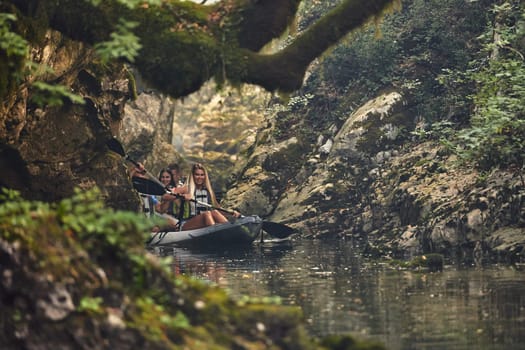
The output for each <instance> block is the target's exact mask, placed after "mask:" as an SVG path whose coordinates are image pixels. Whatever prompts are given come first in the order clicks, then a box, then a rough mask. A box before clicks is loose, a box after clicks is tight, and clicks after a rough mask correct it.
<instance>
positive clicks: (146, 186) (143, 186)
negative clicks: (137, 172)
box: [131, 176, 166, 196]
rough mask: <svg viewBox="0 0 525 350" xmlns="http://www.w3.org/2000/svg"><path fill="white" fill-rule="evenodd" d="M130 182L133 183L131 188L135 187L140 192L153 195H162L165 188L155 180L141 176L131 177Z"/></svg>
mask: <svg viewBox="0 0 525 350" xmlns="http://www.w3.org/2000/svg"><path fill="white" fill-rule="evenodd" d="M131 183H132V184H133V188H135V189H136V190H137V191H138V192H140V193H144V194H152V195H155V196H162V195H163V194H165V193H166V189H165V188H164V187H162V186H161V185H159V184H158V183H156V182H155V181H151V180H148V179H145V178H142V177H136V176H135V177H133V178H132V179H131Z"/></svg>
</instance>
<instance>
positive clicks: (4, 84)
mask: <svg viewBox="0 0 525 350" xmlns="http://www.w3.org/2000/svg"><path fill="white" fill-rule="evenodd" d="M15 21H16V16H15V15H13V14H10V13H0V97H3V96H5V95H6V94H7V93H8V92H9V91H10V90H12V89H13V88H14V87H15V86H16V85H17V83H18V80H19V76H18V72H19V70H20V69H21V68H22V67H23V63H24V61H25V60H26V58H27V56H28V55H29V45H28V43H27V41H26V40H25V39H24V38H23V37H21V36H20V35H18V34H17V33H15V32H14V31H12V28H11V27H12V25H13V23H14V22H15Z"/></svg>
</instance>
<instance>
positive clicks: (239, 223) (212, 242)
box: [146, 215, 263, 247]
mask: <svg viewBox="0 0 525 350" xmlns="http://www.w3.org/2000/svg"><path fill="white" fill-rule="evenodd" d="M262 226H263V220H262V219H261V218H260V217H258V216H257V215H252V216H243V217H241V218H238V219H236V220H235V221H233V222H226V223H223V224H216V225H213V226H208V227H203V228H199V229H195V230H187V231H178V230H176V231H158V232H155V233H152V235H151V238H150V239H149V240H148V241H147V242H146V245H147V246H148V247H156V246H170V245H174V246H178V247H221V246H230V245H249V244H252V243H253V241H255V239H256V238H257V237H258V236H259V235H260V234H261V230H262Z"/></svg>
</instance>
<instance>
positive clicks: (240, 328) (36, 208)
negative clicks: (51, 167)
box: [0, 190, 340, 350]
mask: <svg viewBox="0 0 525 350" xmlns="http://www.w3.org/2000/svg"><path fill="white" fill-rule="evenodd" d="M0 217H1V219H0V262H1V266H2V278H1V279H0V307H1V308H2V314H1V317H0V343H1V344H2V346H3V347H5V348H7V349H14V348H31V347H34V346H38V347H39V348H42V349H56V348H66V349H70V348H91V347H96V348H100V349H115V348H118V349H127V348H135V347H137V346H140V347H141V348H143V349H187V348H190V349H196V348H198V349H215V350H217V349H225V350H226V349H261V350H262V349H269V348H271V349H305V350H307V349H331V348H340V347H335V346H333V345H332V344H331V343H326V344H324V345H322V346H321V345H319V344H318V343H317V341H316V340H315V339H312V338H310V337H309V336H308V335H307V334H306V332H305V324H304V319H303V316H302V312H301V311H300V309H298V308H296V307H284V306H279V305H276V304H263V303H260V302H253V301H249V300H248V302H246V301H243V302H241V301H237V300H234V299H232V298H231V297H230V296H228V295H227V294H226V292H225V291H224V290H221V289H220V288H218V287H214V286H210V285H209V284H205V283H204V282H202V281H198V280H195V279H191V278H188V277H183V276H175V274H174V273H172V271H171V270H170V261H169V260H159V258H157V257H155V256H153V255H150V254H149V253H147V252H146V251H145V249H144V245H143V242H144V241H145V239H146V233H145V232H147V231H148V228H150V227H151V225H152V224H153V223H151V222H149V221H147V220H146V219H145V218H144V217H142V216H139V215H138V214H135V213H131V212H122V211H113V210H111V209H108V208H106V207H104V204H103V201H102V200H101V197H100V193H99V192H98V191H96V190H93V191H87V192H84V191H77V194H76V195H75V196H74V197H73V198H70V199H65V200H63V201H61V202H58V203H56V204H48V203H43V202H34V201H33V202H28V201H25V200H23V199H21V198H20V196H19V195H18V194H16V193H14V192H12V191H7V192H4V193H3V194H2V197H1V204H0Z"/></svg>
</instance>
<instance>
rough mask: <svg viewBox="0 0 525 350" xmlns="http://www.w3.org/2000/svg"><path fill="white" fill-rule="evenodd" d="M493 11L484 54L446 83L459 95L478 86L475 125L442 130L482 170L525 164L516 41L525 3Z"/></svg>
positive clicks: (524, 73) (524, 78)
mask: <svg viewBox="0 0 525 350" xmlns="http://www.w3.org/2000/svg"><path fill="white" fill-rule="evenodd" d="M493 13H494V15H495V18H494V23H496V27H493V26H492V25H491V26H489V27H488V28H487V30H486V32H485V33H484V34H483V35H481V36H480V37H479V38H480V39H481V40H482V41H484V45H483V47H482V49H481V50H480V55H479V57H480V58H479V59H476V60H473V61H471V62H470V66H471V67H473V68H472V69H470V70H468V71H466V72H457V71H452V72H447V75H446V79H447V81H449V82H452V83H447V87H448V88H449V89H450V90H452V89H455V90H453V91H454V93H455V94H459V93H460V92H463V91H464V88H463V87H464V86H465V85H469V86H475V91H474V93H473V94H472V95H471V96H470V99H471V101H472V103H473V110H474V112H473V114H472V116H471V119H470V125H469V126H468V127H467V128H464V129H462V130H459V131H457V132H453V131H452V130H451V129H446V128H445V129H443V130H441V131H439V130H438V132H437V133H438V134H441V136H442V139H443V140H445V143H446V144H447V145H448V146H449V147H450V148H451V149H453V150H454V151H455V152H456V153H457V154H458V155H459V156H461V158H462V159H464V160H465V161H467V162H470V163H474V164H475V165H476V166H478V167H479V168H480V169H482V170H488V169H491V168H494V167H507V166H511V165H514V166H518V168H521V167H523V164H524V157H525V155H524V154H525V58H524V55H523V53H521V52H519V50H518V49H517V45H518V44H519V43H520V42H521V41H523V40H524V38H525V25H524V23H525V17H524V15H523V13H524V12H523V5H520V4H519V2H512V1H507V2H504V3H503V4H501V5H495V6H494V10H493ZM495 30H496V31H497V33H498V35H496V36H494V31H495ZM494 38H499V39H497V40H494ZM487 56H489V59H486V57H487ZM442 81H445V79H442ZM434 130H436V129H435V128H434ZM443 133H446V134H443Z"/></svg>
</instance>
